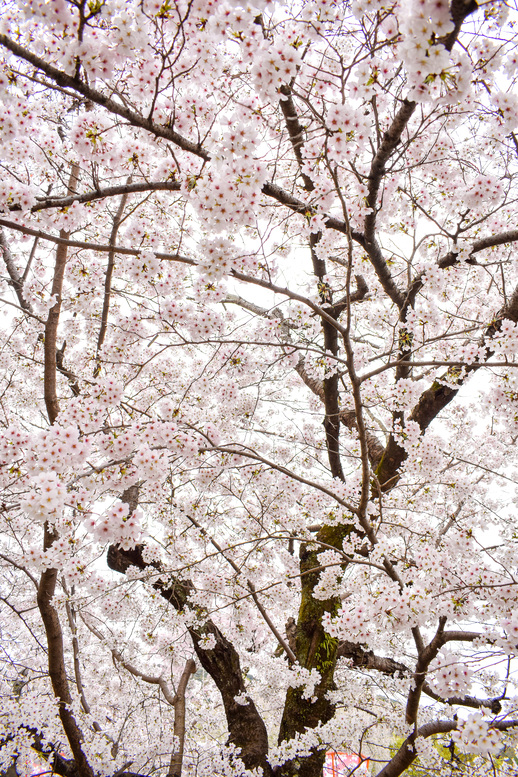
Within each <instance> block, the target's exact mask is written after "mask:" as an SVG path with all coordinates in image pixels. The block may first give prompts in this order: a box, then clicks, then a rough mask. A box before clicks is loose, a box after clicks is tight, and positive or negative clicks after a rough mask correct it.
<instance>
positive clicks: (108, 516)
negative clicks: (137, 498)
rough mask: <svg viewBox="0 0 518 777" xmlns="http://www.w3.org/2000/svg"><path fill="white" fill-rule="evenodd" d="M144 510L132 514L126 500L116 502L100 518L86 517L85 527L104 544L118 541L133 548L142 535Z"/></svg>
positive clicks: (121, 544)
mask: <svg viewBox="0 0 518 777" xmlns="http://www.w3.org/2000/svg"><path fill="white" fill-rule="evenodd" d="M141 520H142V512H141V511H140V510H139V509H137V510H135V512H133V513H131V514H130V509H129V506H128V505H127V504H125V503H124V502H116V503H115V504H114V505H113V506H112V507H111V508H110V509H109V510H108V511H107V512H106V513H105V514H104V515H102V516H101V517H100V518H94V517H93V516H89V517H88V518H87V519H85V522H84V523H85V527H86V528H87V530H88V531H89V532H91V533H92V534H93V536H94V538H95V539H96V540H97V541H98V542H101V543H103V544H105V543H108V542H110V543H116V544H117V545H120V546H121V547H122V548H128V549H129V548H132V547H134V546H135V544H136V543H137V542H138V541H139V539H140V536H141V531H142V529H141Z"/></svg>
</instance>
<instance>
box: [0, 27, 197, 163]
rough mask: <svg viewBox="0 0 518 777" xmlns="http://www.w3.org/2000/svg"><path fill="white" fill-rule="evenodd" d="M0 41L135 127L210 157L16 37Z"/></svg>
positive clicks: (176, 133)
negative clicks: (46, 60)
mask: <svg viewBox="0 0 518 777" xmlns="http://www.w3.org/2000/svg"><path fill="white" fill-rule="evenodd" d="M0 45H2V46H4V47H5V48H6V49H8V50H9V51H10V52H11V53H12V54H14V55H15V56H17V57H19V58H20V59H23V60H24V61H25V62H28V63H29V64H30V65H33V66H34V67H35V68H37V69H38V70H41V71H42V72H43V73H45V75H46V76H47V77H48V78H50V79H51V80H52V81H54V83H55V84H57V85H58V86H62V87H66V88H68V89H73V90H74V92H77V93H78V94H80V95H82V96H83V97H85V98H86V99H87V100H90V101H91V102H93V103H95V104H96V105H101V106H102V107H103V108H106V109H107V110H108V111H110V112H111V113H114V114H116V115H117V116H120V117H121V118H123V119H126V121H127V122H128V123H129V124H131V125H132V126H133V127H140V128H141V129H145V130H147V131H148V132H150V133H151V134H153V135H155V137H158V138H165V139H166V140H169V141H171V143H174V145H175V146H178V147H179V148H182V149H183V150H184V151H188V152H189V153H191V154H194V155H195V156H197V157H200V159H203V160H205V161H208V160H209V159H210V156H209V154H208V153H207V152H206V151H205V150H204V149H203V148H202V147H201V146H200V145H199V144H198V143H193V142H192V141H190V140H187V138H184V137H183V136H182V135H180V134H179V133H178V132H175V131H174V130H173V129H172V128H171V127H168V126H167V125H165V124H156V123H155V122H154V121H152V119H150V118H145V117H144V116H142V115H141V114H140V113H136V112H135V111H132V110H130V109H129V108H127V107H126V106H125V105H121V103H118V102H115V100H113V99H112V98H111V97H107V96H106V95H105V94H103V93H102V92H99V91H98V90H97V89H94V88H93V87H91V86H89V85H88V84H86V83H85V82H84V81H81V80H80V79H79V78H77V77H76V76H69V75H68V74H67V73H64V72H63V71H62V70H58V68H57V67H54V65H51V64H49V63H48V62H45V60H44V59H41V57H38V56H37V55H36V54H33V53H32V52H30V51H27V49H25V48H23V46H20V45H19V44H18V43H15V42H14V41H13V40H11V39H10V38H8V37H7V35H4V34H0Z"/></svg>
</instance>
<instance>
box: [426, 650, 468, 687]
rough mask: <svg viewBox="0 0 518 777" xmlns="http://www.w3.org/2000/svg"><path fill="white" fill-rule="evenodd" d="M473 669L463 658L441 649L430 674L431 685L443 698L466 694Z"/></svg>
mask: <svg viewBox="0 0 518 777" xmlns="http://www.w3.org/2000/svg"><path fill="white" fill-rule="evenodd" d="M472 677H473V671H472V670H471V669H470V668H469V667H468V666H467V665H466V663H465V661H464V659H462V658H459V657H457V656H455V655H453V654H451V653H449V652H448V651H446V650H444V649H443V650H442V651H441V653H440V654H439V656H438V657H437V659H436V662H435V666H434V671H433V675H432V680H433V687H434V688H435V690H436V691H437V693H438V694H440V695H441V696H442V697H443V698H448V697H450V696H461V695H464V694H468V693H469V691H470V688H471V678H472Z"/></svg>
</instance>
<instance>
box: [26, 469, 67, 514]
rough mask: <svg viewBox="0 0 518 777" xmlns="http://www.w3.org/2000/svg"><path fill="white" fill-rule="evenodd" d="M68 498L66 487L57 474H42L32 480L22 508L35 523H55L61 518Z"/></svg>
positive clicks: (50, 472)
mask: <svg viewBox="0 0 518 777" xmlns="http://www.w3.org/2000/svg"><path fill="white" fill-rule="evenodd" d="M66 496H67V489H66V486H65V484H64V483H63V481H62V480H61V478H60V477H59V475H58V474H57V473H56V472H52V471H49V472H40V474H39V475H36V476H35V477H34V478H32V480H31V485H30V488H29V493H28V494H27V496H26V497H25V499H24V500H23V502H22V507H23V509H24V510H25V511H26V513H27V514H28V515H29V516H30V517H31V518H32V519H33V520H34V521H38V522H39V523H44V522H45V521H48V522H49V523H55V522H56V520H58V519H59V518H60V517H61V513H62V511H63V508H64V506H65V501H66Z"/></svg>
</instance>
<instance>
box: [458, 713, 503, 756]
mask: <svg viewBox="0 0 518 777" xmlns="http://www.w3.org/2000/svg"><path fill="white" fill-rule="evenodd" d="M452 739H453V741H454V742H455V744H456V745H457V747H458V748H459V750H460V751H461V752H463V753H474V754H480V755H487V754H488V753H489V754H491V755H496V754H497V753H498V752H499V751H500V750H501V748H502V743H501V734H500V733H499V732H498V731H497V730H496V729H494V728H491V727H490V724H489V723H488V721H486V720H484V716H483V715H482V714H481V713H477V712H476V713H474V714H473V715H469V717H468V719H467V720H465V721H463V722H462V723H460V724H459V727H458V729H457V730H456V731H454V732H453V733H452Z"/></svg>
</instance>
